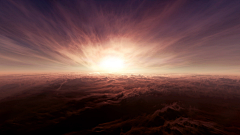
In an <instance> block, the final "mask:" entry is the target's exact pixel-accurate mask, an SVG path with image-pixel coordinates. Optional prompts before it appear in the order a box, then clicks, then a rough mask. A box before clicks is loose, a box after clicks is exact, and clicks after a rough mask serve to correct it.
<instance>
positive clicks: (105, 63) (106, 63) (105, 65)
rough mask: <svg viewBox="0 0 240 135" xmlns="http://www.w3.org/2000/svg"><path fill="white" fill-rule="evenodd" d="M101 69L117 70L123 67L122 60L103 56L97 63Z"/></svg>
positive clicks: (107, 70) (106, 70)
mask: <svg viewBox="0 0 240 135" xmlns="http://www.w3.org/2000/svg"><path fill="white" fill-rule="evenodd" d="M99 68H100V70H101V71H105V72H119V71H121V70H122V69H123V68H124V61H123V59H121V58H118V57H105V58H103V59H102V60H101V62H100V64H99Z"/></svg>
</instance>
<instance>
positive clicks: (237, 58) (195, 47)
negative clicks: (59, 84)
mask: <svg viewBox="0 0 240 135" xmlns="http://www.w3.org/2000/svg"><path fill="white" fill-rule="evenodd" d="M105 57H118V58H121V59H122V60H123V61H124V65H125V68H124V70H123V71H124V72H127V73H131V72H134V73H197V74H198V73H200V74H240V1H239V0H195V1H193V0H148V1H140V0H135V1H125V0H123V1H121V0H118V1H110V0H102V1H100V0H96V1H89V0H86V1H77V0H76V1H74V0H71V1H46V0H39V1H35V2H33V1H27V0H23V1H21V0H15V1H12V0H8V1H7V0H5V1H1V4H0V73H23V72H24V73H26V72H95V71H96V72H97V71H98V70H97V68H96V67H98V65H99V62H100V61H101V60H102V59H103V58H105ZM123 71H122V72H123Z"/></svg>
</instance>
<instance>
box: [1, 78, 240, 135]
mask: <svg viewBox="0 0 240 135" xmlns="http://www.w3.org/2000/svg"><path fill="white" fill-rule="evenodd" d="M0 81H1V83H0V134H1V135H5V134H24V135H26V134H32V135H37V134H67V135H75V134H81V135H84V134H93V135H95V134H97V135H98V134H100V135H101V134H116V135H117V134H127V135H128V134H136V135H139V134H160V135H161V134H164V135H165V134H166V135H167V134H173V135H181V134H184V135H185V134H204V135H206V134H236V135H237V134H240V79H239V78H238V77H234V76H228V77H227V76H200V75H188V76H180V75H175V76H166V75H159V76H139V75H118V76H117V75H79V74H69V75H56V74H55V75H11V76H10V75H8V76H1V77H0Z"/></svg>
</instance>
